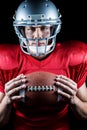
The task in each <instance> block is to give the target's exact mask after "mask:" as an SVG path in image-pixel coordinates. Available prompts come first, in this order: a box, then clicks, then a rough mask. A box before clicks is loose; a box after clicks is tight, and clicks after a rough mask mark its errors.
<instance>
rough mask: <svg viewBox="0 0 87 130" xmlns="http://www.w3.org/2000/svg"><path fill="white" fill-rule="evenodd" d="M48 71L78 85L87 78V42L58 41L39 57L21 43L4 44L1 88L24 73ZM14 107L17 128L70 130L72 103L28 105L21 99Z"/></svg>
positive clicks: (0, 61) (0, 60)
mask: <svg viewBox="0 0 87 130" xmlns="http://www.w3.org/2000/svg"><path fill="white" fill-rule="evenodd" d="M35 71H48V72H52V73H55V74H57V75H59V74H62V75H65V76H67V77H69V78H71V79H72V80H74V81H75V82H76V83H77V85H78V88H79V87H81V85H82V84H83V83H84V82H85V80H86V73H87V45H86V44H85V43H83V42H80V41H68V42H64V43H58V44H56V47H55V49H54V51H53V52H52V53H51V54H50V55H49V56H48V57H47V58H45V59H43V60H41V61H39V60H37V59H35V58H34V57H32V56H30V55H27V54H24V53H23V52H22V50H21V49H20V46H19V45H13V44H2V45H0V92H2V93H4V84H5V83H6V82H8V81H9V80H11V79H12V78H15V77H16V76H17V75H19V74H21V73H23V74H27V73H31V72H35ZM13 107H14V122H13V126H14V130H70V128H69V127H70V126H69V117H68V104H67V102H66V101H65V100H64V99H61V101H59V102H58V103H57V104H55V105H53V104H51V105H50V106H43V107H40V106H36V107H28V106H26V104H25V103H23V102H21V101H19V102H15V103H14V104H13Z"/></svg>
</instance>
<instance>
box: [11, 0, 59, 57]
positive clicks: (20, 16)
mask: <svg viewBox="0 0 87 130" xmlns="http://www.w3.org/2000/svg"><path fill="white" fill-rule="evenodd" d="M36 1H37V0H36ZM34 2H35V1H34V0H27V1H24V2H22V3H21V4H20V5H19V7H18V9H17V11H16V14H15V17H14V21H13V26H14V29H15V32H16V34H17V36H18V38H19V41H20V46H21V49H22V51H23V52H24V53H26V54H29V55H33V56H41V55H47V54H49V53H50V52H52V51H53V50H54V48H55V44H56V35H57V34H58V33H59V31H60V29H61V19H60V17H61V16H60V13H59V11H58V10H57V8H56V7H55V5H54V4H53V3H52V2H51V1H49V0H48V1H47V0H40V1H38V2H36V6H37V7H38V6H39V8H36V7H35V3H34ZM25 28H28V29H27V30H29V31H30V30H31V28H32V31H31V33H29V31H27V33H26V31H25V30H26V29H25ZM37 28H40V29H43V30H41V31H42V34H43V35H42V36H41V37H33V30H35V29H37ZM49 28H50V31H49V30H47V29H49ZM47 31H48V32H49V33H47ZM28 34H29V36H27V35H28ZM30 34H32V35H30ZM32 42H34V43H35V44H33V45H32V44H31V43H32ZM42 42H44V44H42Z"/></svg>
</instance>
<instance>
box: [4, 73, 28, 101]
mask: <svg viewBox="0 0 87 130" xmlns="http://www.w3.org/2000/svg"><path fill="white" fill-rule="evenodd" d="M25 83H26V77H25V76H24V75H23V74H20V75H19V76H17V77H16V78H14V79H12V80H10V81H9V82H7V83H6V84H5V97H6V99H7V103H12V102H13V101H15V100H18V99H22V98H24V96H23V95H19V94H18V93H19V91H20V90H21V89H25V88H26V85H25Z"/></svg>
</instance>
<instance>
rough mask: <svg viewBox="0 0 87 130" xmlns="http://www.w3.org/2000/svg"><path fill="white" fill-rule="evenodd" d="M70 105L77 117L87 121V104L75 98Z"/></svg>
mask: <svg viewBox="0 0 87 130" xmlns="http://www.w3.org/2000/svg"><path fill="white" fill-rule="evenodd" d="M70 105H71V108H72V110H73V112H74V113H75V114H76V116H77V117H79V118H82V119H87V102H83V101H81V100H80V99H79V98H78V97H75V99H74V101H73V103H71V104H70Z"/></svg>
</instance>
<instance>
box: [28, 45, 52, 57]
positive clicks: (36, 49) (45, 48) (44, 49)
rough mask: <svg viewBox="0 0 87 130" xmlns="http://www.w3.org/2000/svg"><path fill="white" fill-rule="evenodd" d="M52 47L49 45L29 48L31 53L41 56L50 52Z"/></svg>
mask: <svg viewBox="0 0 87 130" xmlns="http://www.w3.org/2000/svg"><path fill="white" fill-rule="evenodd" d="M51 46H52V45H47V46H38V47H37V46H36V47H35V46H29V50H30V51H31V52H33V53H34V54H36V55H40V54H46V52H48V51H49V50H50V48H51Z"/></svg>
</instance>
